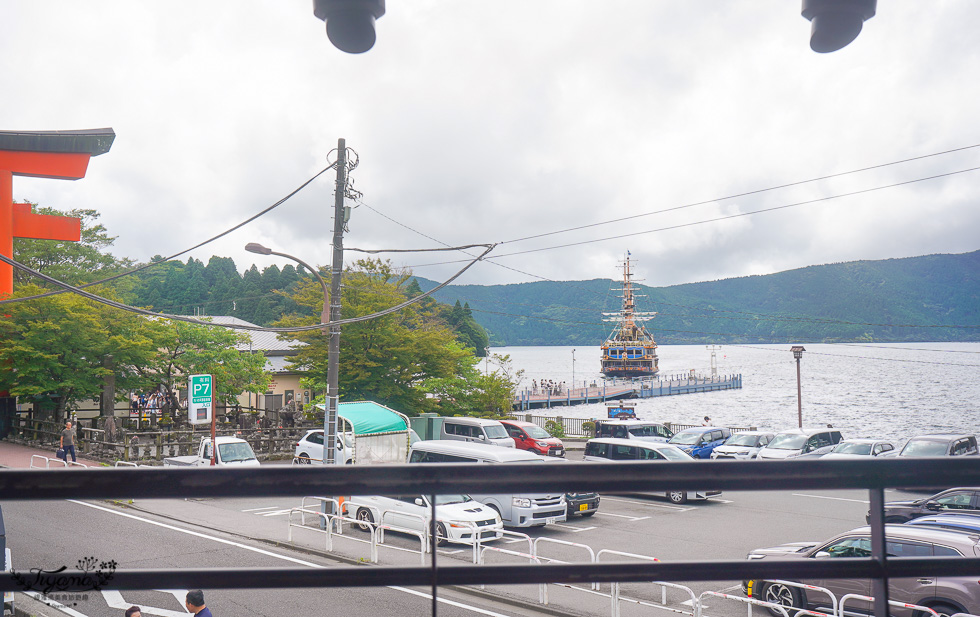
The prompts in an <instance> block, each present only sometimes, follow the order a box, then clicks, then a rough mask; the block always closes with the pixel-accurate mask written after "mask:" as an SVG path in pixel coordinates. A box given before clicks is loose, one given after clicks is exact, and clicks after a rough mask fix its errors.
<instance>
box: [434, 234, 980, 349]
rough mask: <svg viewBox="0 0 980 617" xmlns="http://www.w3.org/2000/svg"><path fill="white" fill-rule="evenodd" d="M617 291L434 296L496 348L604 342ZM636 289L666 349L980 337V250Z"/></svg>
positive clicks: (577, 285) (468, 291)
mask: <svg viewBox="0 0 980 617" xmlns="http://www.w3.org/2000/svg"><path fill="white" fill-rule="evenodd" d="M640 276H642V272H641V273H640ZM418 281H419V284H420V286H421V287H422V289H423V290H428V289H431V288H432V287H434V286H435V283H433V282H432V281H428V280H426V279H422V278H419V279H418ZM618 288H619V283H618V282H614V281H611V280H591V281H568V282H536V283H521V284H516V285H490V286H480V285H450V286H447V287H446V288H444V289H442V290H440V291H439V292H437V293H436V294H435V297H436V298H438V299H440V300H441V301H443V302H455V301H456V300H461V301H463V302H466V303H468V304H469V306H470V309H471V310H472V313H473V316H474V317H475V319H476V321H477V322H478V323H480V325H482V326H483V327H484V328H486V330H487V331H488V333H489V334H490V341H491V344H492V345H497V346H499V345H598V344H599V343H601V342H602V341H603V340H604V339H605V337H606V336H607V334H608V333H609V331H610V329H611V324H606V323H603V322H602V321H601V319H602V315H601V313H602V312H604V311H605V312H610V311H617V310H618V309H619V306H620V302H621V301H620V299H619V297H618V295H619V292H618V291H617V290H618ZM638 288H639V291H638V293H640V294H646V296H647V297H645V298H639V299H638V301H637V305H638V308H639V310H644V311H657V312H658V316H657V317H656V318H655V319H654V320H653V321H651V322H649V323H648V324H647V327H648V329H649V330H651V332H653V334H654V336H655V338H656V340H657V342H658V343H661V344H685V343H767V342H779V343H783V342H792V341H806V342H848V341H879V342H889V341H891V342H899V341H976V340H980V251H974V252H972V253H965V254H959V255H926V256H922V257H909V258H904V259H886V260H881V261H854V262H846V263H838V264H829V265H822V266H810V267H806V268H800V269H797V270H789V271H786V272H779V273H776V274H769V275H765V276H747V277H739V278H731V279H724V280H720V281H711V282H702V283H689V284H685V285H674V286H670V287H644V286H642V285H640V286H638ZM957 326H958V327H957ZM963 326H967V327H963Z"/></svg>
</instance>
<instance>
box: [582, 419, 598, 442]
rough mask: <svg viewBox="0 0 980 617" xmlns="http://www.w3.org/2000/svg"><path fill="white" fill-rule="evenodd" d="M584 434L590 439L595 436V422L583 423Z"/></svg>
mask: <svg viewBox="0 0 980 617" xmlns="http://www.w3.org/2000/svg"><path fill="white" fill-rule="evenodd" d="M582 432H583V433H585V436H586V437H588V438H589V439H592V437H594V436H595V422H591V421H587V422H583V423H582Z"/></svg>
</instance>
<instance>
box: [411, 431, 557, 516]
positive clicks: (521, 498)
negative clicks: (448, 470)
mask: <svg viewBox="0 0 980 617" xmlns="http://www.w3.org/2000/svg"><path fill="white" fill-rule="evenodd" d="M457 419H458V418H457ZM408 462H409V463H486V464H491V465H501V464H507V463H535V464H540V465H544V464H545V460H544V458H542V457H540V456H538V455H537V454H532V453H530V452H527V451H525V450H517V449H504V448H498V447H496V446H490V445H486V444H479V443H460V442H455V441H444V440H442V439H438V440H428V441H417V442H415V444H413V445H412V451H411V452H410V453H409V455H408ZM492 473H493V470H492V469H488V470H487V475H488V476H489V475H491V474H492ZM474 488H475V487H474ZM470 497H472V498H473V499H475V500H476V501H479V502H480V503H482V504H484V505H487V506H490V507H491V508H493V509H494V510H496V511H497V513H498V514H500V518H501V519H503V522H504V527H537V526H540V525H546V524H548V523H562V522H564V521H565V518H566V516H567V505H566V503H565V493H563V492H557V491H556V492H553V493H534V494H526V493H521V494H518V495H478V494H476V493H473V492H470Z"/></svg>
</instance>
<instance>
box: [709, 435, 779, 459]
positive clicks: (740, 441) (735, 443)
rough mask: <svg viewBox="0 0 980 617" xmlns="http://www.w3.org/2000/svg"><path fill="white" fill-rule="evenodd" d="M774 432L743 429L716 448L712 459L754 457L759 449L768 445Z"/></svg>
mask: <svg viewBox="0 0 980 617" xmlns="http://www.w3.org/2000/svg"><path fill="white" fill-rule="evenodd" d="M772 438H773V434H772V433H767V432H765V431H743V432H741V433H735V434H734V435H732V436H731V437H729V438H728V439H726V440H725V443H723V444H721V445H720V446H718V447H717V448H715V449H714V451H712V453H711V458H712V459H719V458H720V459H738V460H740V461H742V460H746V459H752V458H755V457H756V456H758V455H759V450H761V449H763V448H765V447H766V445H768V444H769V442H770V441H771V440H772Z"/></svg>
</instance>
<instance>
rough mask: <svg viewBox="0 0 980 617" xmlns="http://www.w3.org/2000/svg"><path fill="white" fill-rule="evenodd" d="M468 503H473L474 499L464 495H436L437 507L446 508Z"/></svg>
mask: <svg viewBox="0 0 980 617" xmlns="http://www.w3.org/2000/svg"><path fill="white" fill-rule="evenodd" d="M467 501H472V498H471V497H470V496H469V495H464V494H462V493H460V494H458V495H436V505H437V506H445V505H448V504H451V503H466V502H467Z"/></svg>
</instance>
